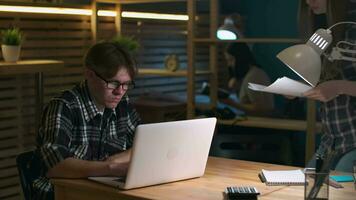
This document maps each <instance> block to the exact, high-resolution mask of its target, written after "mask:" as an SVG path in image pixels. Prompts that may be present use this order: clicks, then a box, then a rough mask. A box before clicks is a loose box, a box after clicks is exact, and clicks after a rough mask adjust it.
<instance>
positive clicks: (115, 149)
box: [32, 42, 140, 199]
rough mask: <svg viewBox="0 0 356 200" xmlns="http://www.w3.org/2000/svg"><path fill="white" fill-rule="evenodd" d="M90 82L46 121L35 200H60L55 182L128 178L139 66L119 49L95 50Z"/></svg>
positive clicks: (89, 60) (53, 108)
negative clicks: (56, 179)
mask: <svg viewBox="0 0 356 200" xmlns="http://www.w3.org/2000/svg"><path fill="white" fill-rule="evenodd" d="M84 66H85V67H84V77H85V80H84V81H83V82H81V83H80V84H79V85H77V86H75V87H74V88H73V89H71V90H68V91H64V92H63V93H62V94H61V95H60V96H59V97H57V98H54V99H52V100H51V101H50V102H49V103H48V105H47V106H46V108H45V109H44V112H43V115H42V121H41V124H40V128H39V133H38V136H37V149H36V153H37V155H38V157H39V158H40V160H41V163H40V165H41V167H40V169H39V170H40V174H41V175H40V177H39V178H38V179H36V180H35V181H34V182H33V184H32V187H33V190H34V194H33V195H32V196H33V198H34V199H54V192H53V186H52V184H51V183H50V182H49V179H50V178H53V177H61V178H86V177H88V176H120V175H125V174H126V171H127V167H128V163H129V161H130V147H131V146H132V142H133V138H134V132H135V129H136V127H137V126H138V124H139V123H140V118H139V116H138V113H137V112H136V111H135V109H134V108H133V107H132V105H131V104H130V103H129V97H128V95H127V94H126V92H127V91H128V90H129V89H132V88H133V86H134V82H133V79H134V77H135V74H136V71H137V70H136V66H135V62H134V60H133V59H132V58H131V56H130V54H129V53H127V52H126V51H125V50H123V49H122V48H121V47H120V46H118V45H117V44H114V43H109V42H104V43H98V44H96V45H94V46H92V47H91V48H90V49H89V51H88V53H87V54H86V57H85V63H84Z"/></svg>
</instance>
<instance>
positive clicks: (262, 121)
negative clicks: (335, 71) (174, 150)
mask: <svg viewBox="0 0 356 200" xmlns="http://www.w3.org/2000/svg"><path fill="white" fill-rule="evenodd" d="M188 15H189V19H195V15H196V1H195V0H192V1H188ZM218 19H219V6H218V0H210V37H209V38H196V37H195V35H194V31H195V22H194V20H189V22H188V42H189V44H188V71H189V73H188V82H189V83H194V74H195V73H194V72H195V67H194V60H195V55H194V54H195V48H196V44H201V43H207V44H208V45H209V53H210V55H209V57H210V66H209V70H210V71H211V72H212V74H211V78H210V85H211V92H210V97H211V104H212V105H216V103H217V83H218V81H217V80H218V77H217V69H216V68H217V67H216V66H217V45H219V44H221V43H226V42H245V43H300V42H301V40H300V39H296V38H243V39H239V40H224V41H222V40H218V39H217V38H216V35H215V33H216V30H217V28H218ZM190 87H191V88H190V89H188V117H193V116H194V108H195V103H194V87H192V86H191V85H190ZM315 116H316V106H315V102H314V101H312V100H308V101H307V117H306V118H307V120H306V121H304V120H286V119H274V118H256V117H248V118H247V119H246V120H237V119H235V120H219V123H221V124H225V125H236V126H248V127H260V128H272V129H282V130H296V131H306V150H305V151H306V155H305V161H308V160H309V159H310V158H311V157H312V155H313V153H314V151H315V134H316V132H317V131H320V129H321V125H320V124H317V123H316V119H315Z"/></svg>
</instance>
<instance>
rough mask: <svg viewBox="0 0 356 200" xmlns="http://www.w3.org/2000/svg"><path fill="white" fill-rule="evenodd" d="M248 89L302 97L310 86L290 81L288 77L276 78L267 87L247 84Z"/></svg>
mask: <svg viewBox="0 0 356 200" xmlns="http://www.w3.org/2000/svg"><path fill="white" fill-rule="evenodd" d="M248 88H250V89H251V90H255V91H262V92H270V93H275V94H282V95H288V96H297V97H302V96H303V93H304V92H306V91H308V90H310V89H312V87H311V86H310V85H307V84H304V83H301V82H299V81H295V80H292V79H290V78H288V77H282V78H278V79H277V80H276V81H275V82H274V83H272V84H271V85H269V86H264V85H260V84H256V83H248Z"/></svg>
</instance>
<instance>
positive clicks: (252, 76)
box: [221, 43, 274, 116]
mask: <svg viewBox="0 0 356 200" xmlns="http://www.w3.org/2000/svg"><path fill="white" fill-rule="evenodd" d="M225 58H226V61H227V64H228V67H229V73H230V77H231V78H230V79H229V82H228V87H229V88H230V89H233V90H234V91H236V95H237V96H238V99H239V100H240V101H239V102H236V101H233V100H232V99H223V100H221V101H222V102H223V103H226V104H228V105H230V106H233V107H235V108H237V109H240V110H242V111H244V112H245V113H246V114H247V115H254V116H268V115H272V113H273V111H274V97H273V94H269V93H263V92H256V91H253V90H250V89H249V88H248V83H249V82H252V83H257V84H262V85H269V84H270V83H271V82H270V79H269V77H268V75H267V74H266V73H265V72H264V71H263V70H262V69H261V68H260V67H259V66H258V65H257V63H256V61H255V59H254V56H253V54H252V52H251V51H250V48H249V47H248V46H247V44H246V43H231V44H229V45H228V46H227V48H226V51H225Z"/></svg>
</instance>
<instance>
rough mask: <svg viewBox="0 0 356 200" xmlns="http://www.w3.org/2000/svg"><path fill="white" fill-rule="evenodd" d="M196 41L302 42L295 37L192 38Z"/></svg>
mask: <svg viewBox="0 0 356 200" xmlns="http://www.w3.org/2000/svg"><path fill="white" fill-rule="evenodd" d="M193 41H194V42H198V43H227V42H245V43H302V40H301V39H296V38H241V39H238V40H218V39H211V38H194V39H193Z"/></svg>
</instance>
